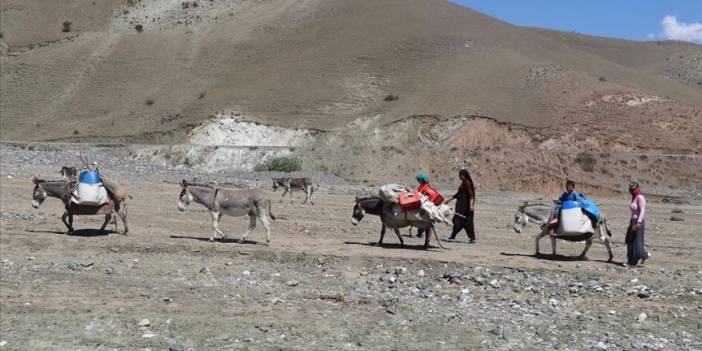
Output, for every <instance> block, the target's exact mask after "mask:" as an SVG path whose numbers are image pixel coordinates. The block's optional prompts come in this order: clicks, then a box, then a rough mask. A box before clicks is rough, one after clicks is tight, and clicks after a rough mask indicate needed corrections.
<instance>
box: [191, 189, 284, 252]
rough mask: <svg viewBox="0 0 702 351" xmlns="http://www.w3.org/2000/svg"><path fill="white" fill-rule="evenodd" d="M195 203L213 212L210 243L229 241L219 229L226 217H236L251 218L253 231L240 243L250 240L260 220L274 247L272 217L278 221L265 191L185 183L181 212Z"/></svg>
mask: <svg viewBox="0 0 702 351" xmlns="http://www.w3.org/2000/svg"><path fill="white" fill-rule="evenodd" d="M193 201H194V202H197V203H199V204H201V205H203V206H205V207H206V208H207V209H208V210H210V214H211V215H212V236H210V241H214V240H215V237H216V236H217V235H219V236H220V237H221V238H222V239H226V238H227V234H225V233H223V232H222V231H221V230H220V229H219V220H220V219H222V216H223V215H225V214H226V215H229V216H232V217H239V216H244V215H249V228H248V229H247V230H246V232H244V234H242V235H241V240H240V241H239V242H240V243H242V244H243V243H244V241H245V240H246V236H247V235H248V234H249V233H250V232H251V231H252V230H254V229H255V228H256V218H260V219H261V223H263V226H264V227H265V228H266V245H270V242H271V224H270V220H269V219H268V216H269V215H270V218H271V219H275V216H274V215H273V212H271V200H270V199H269V198H268V195H266V193H265V192H264V191H262V190H259V189H242V190H231V189H221V188H215V187H212V186H210V185H206V184H195V183H188V182H187V181H186V180H183V183H181V191H180V195H179V196H178V209H179V210H180V211H185V210H186V209H187V208H188V205H190V203H191V202H193Z"/></svg>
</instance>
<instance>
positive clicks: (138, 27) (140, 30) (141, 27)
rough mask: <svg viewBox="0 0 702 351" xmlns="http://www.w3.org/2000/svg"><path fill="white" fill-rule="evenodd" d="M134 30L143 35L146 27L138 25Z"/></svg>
mask: <svg viewBox="0 0 702 351" xmlns="http://www.w3.org/2000/svg"><path fill="white" fill-rule="evenodd" d="M134 29H135V30H136V31H137V33H141V32H143V31H144V26H143V25H141V24H137V25H136V26H134Z"/></svg>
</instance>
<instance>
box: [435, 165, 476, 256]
mask: <svg viewBox="0 0 702 351" xmlns="http://www.w3.org/2000/svg"><path fill="white" fill-rule="evenodd" d="M458 177H459V178H460V179H461V185H460V186H459V187H458V192H456V194H455V195H453V197H451V198H450V199H448V200H446V201H445V203H447V204H448V203H450V202H451V201H453V200H454V199H455V200H456V215H455V216H454V217H453V230H451V236H449V237H448V238H444V239H443V240H444V241H447V242H455V241H456V235H458V233H459V232H460V231H461V230H463V229H465V231H466V234H468V239H469V240H468V243H469V244H475V242H476V239H475V226H474V224H473V217H474V213H475V186H474V185H473V179H472V178H471V177H470V173H468V170H465V169H462V170H460V171H459V172H458Z"/></svg>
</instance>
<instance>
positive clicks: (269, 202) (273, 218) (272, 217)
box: [268, 200, 275, 220]
mask: <svg viewBox="0 0 702 351" xmlns="http://www.w3.org/2000/svg"><path fill="white" fill-rule="evenodd" d="M268 215H270V216H271V219H272V220H275V215H273V211H271V201H270V200H268Z"/></svg>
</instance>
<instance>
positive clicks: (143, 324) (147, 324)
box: [139, 318, 151, 327]
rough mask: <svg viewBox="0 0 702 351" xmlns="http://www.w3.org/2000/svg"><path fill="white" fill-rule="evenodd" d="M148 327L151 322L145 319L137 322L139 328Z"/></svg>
mask: <svg viewBox="0 0 702 351" xmlns="http://www.w3.org/2000/svg"><path fill="white" fill-rule="evenodd" d="M150 325H151V321H149V320H148V319H146V318H144V319H142V320H141V321H140V322H139V326H140V327H148V326H150Z"/></svg>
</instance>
